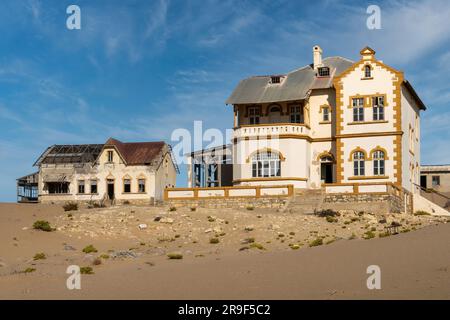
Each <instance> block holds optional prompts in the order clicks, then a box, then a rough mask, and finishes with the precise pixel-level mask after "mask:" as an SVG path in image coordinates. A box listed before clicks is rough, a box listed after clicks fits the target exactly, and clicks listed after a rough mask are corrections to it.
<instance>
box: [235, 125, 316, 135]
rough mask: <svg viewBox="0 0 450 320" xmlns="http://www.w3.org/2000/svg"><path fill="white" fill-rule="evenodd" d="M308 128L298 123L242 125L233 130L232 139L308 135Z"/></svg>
mask: <svg viewBox="0 0 450 320" xmlns="http://www.w3.org/2000/svg"><path fill="white" fill-rule="evenodd" d="M309 132H310V128H309V126H308V125H306V124H300V123H264V124H257V125H242V126H240V127H237V128H235V129H234V138H246V137H271V138H277V136H280V135H299V136H305V135H309Z"/></svg>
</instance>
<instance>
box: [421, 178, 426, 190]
mask: <svg viewBox="0 0 450 320" xmlns="http://www.w3.org/2000/svg"><path fill="white" fill-rule="evenodd" d="M420 186H421V187H422V188H423V189H426V188H427V176H420Z"/></svg>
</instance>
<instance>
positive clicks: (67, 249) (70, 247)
mask: <svg viewBox="0 0 450 320" xmlns="http://www.w3.org/2000/svg"><path fill="white" fill-rule="evenodd" d="M64 250H65V251H76V250H77V249H75V248H74V247H72V246H70V245H68V244H65V245H64Z"/></svg>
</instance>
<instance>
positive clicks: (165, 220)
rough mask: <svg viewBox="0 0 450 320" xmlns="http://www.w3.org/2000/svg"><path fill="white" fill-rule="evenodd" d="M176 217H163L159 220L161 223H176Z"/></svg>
mask: <svg viewBox="0 0 450 320" xmlns="http://www.w3.org/2000/svg"><path fill="white" fill-rule="evenodd" d="M174 221H175V220H174V219H172V218H161V219H160V220H159V222H161V223H167V224H172V223H174Z"/></svg>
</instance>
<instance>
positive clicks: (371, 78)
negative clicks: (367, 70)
mask: <svg viewBox="0 0 450 320" xmlns="http://www.w3.org/2000/svg"><path fill="white" fill-rule="evenodd" d="M361 80H373V77H367V78H366V77H364V78H361Z"/></svg>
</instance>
